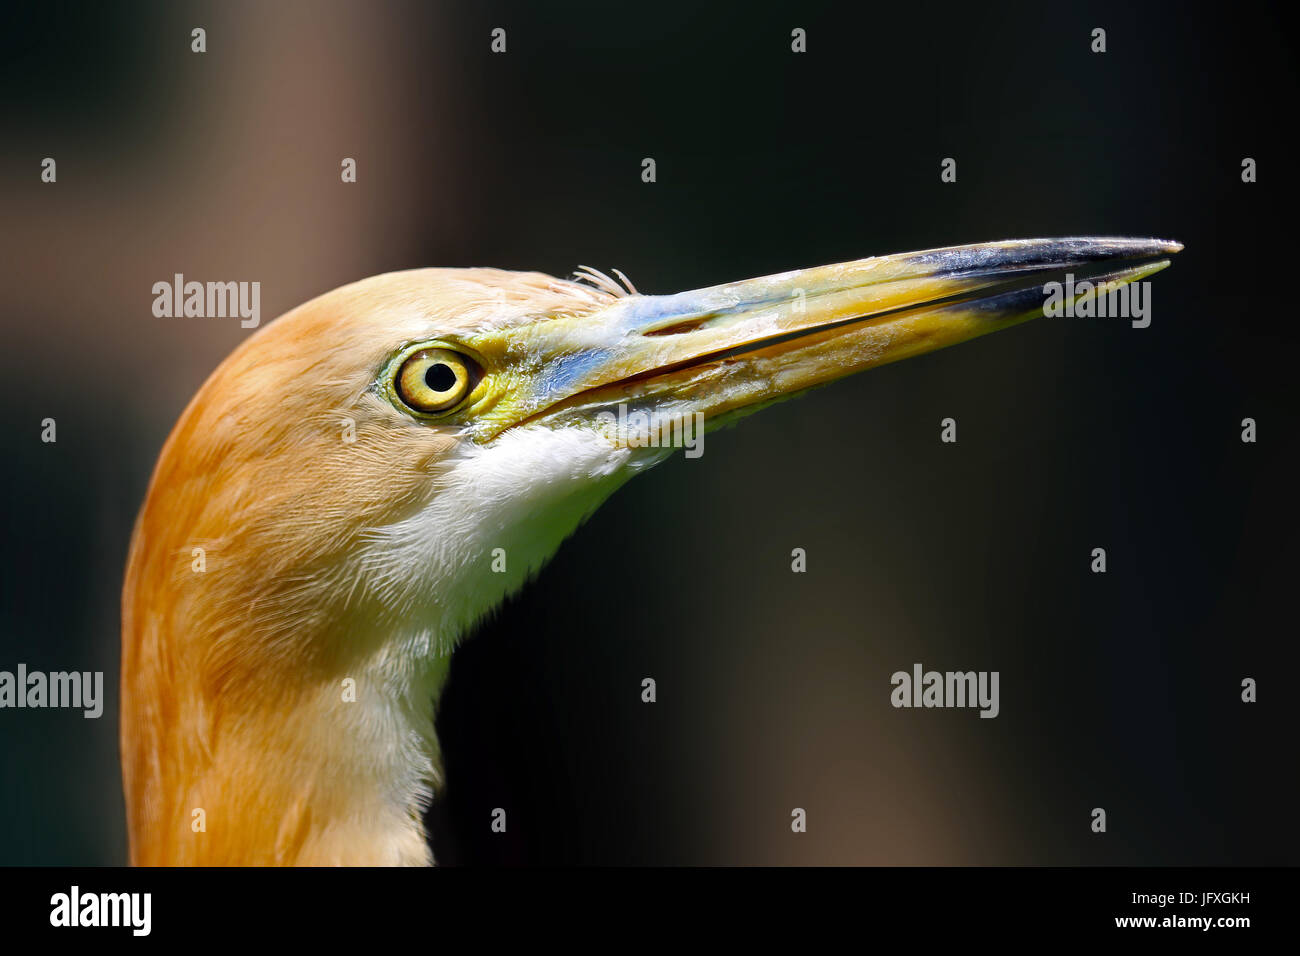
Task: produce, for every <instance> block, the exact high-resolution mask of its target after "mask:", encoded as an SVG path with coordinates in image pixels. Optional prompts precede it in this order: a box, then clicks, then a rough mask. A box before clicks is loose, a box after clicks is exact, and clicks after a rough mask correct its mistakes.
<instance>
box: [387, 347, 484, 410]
mask: <svg viewBox="0 0 1300 956" xmlns="http://www.w3.org/2000/svg"><path fill="white" fill-rule="evenodd" d="M477 378H478V366H477V364H475V363H474V361H473V360H472V359H470V358H469V357H468V356H465V355H462V354H460V353H459V352H453V351H452V350H451V349H444V348H437V347H431V348H425V349H420V350H419V351H418V352H413V353H411V354H410V355H409V356H407V357H406V359H405V360H403V362H402V364H401V366H400V367H399V368H398V370H397V374H396V376H394V379H393V390H394V391H395V392H396V393H397V397H398V398H399V399H401V400H402V403H403V404H405V405H406V406H407V407H408V408H410V409H411V410H412V411H415V412H420V413H421V414H426V415H428V414H434V413H437V412H445V411H449V410H450V409H452V408H455V407H456V406H457V405H459V404H460V403H461V401H462V400H463V399H464V398H465V396H466V395H468V394H469V393H470V391H471V390H472V389H473V387H474V383H475V380H476V379H477Z"/></svg>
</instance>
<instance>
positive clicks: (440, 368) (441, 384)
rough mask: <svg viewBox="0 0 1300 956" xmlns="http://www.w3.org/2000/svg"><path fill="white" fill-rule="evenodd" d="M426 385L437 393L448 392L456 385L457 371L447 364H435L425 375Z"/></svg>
mask: <svg viewBox="0 0 1300 956" xmlns="http://www.w3.org/2000/svg"><path fill="white" fill-rule="evenodd" d="M424 384H425V385H428V386H429V388H431V389H433V390H434V391H435V392H447V391H450V390H451V387H452V386H453V385H455V384H456V371H455V369H453V368H452V367H451V366H450V365H448V364H447V363H446V362H435V363H434V364H432V365H430V366H429V367H428V369H426V370H425V373H424Z"/></svg>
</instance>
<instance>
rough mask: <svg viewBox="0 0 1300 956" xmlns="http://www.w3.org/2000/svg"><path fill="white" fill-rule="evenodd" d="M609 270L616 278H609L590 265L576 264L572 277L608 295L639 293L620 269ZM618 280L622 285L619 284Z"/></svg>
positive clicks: (619, 295)
mask: <svg viewBox="0 0 1300 956" xmlns="http://www.w3.org/2000/svg"><path fill="white" fill-rule="evenodd" d="M611 271H613V273H614V275H616V276H618V279H617V280H615V279H612V278H610V277H609V276H608V275H606V274H605V273H603V272H601V271H600V270H599V269H593V268H592V267H591V266H578V268H577V269H576V270H574V273H573V277H574V279H576V280H577V281H578V282H585V283H587V284H589V285H591V286H594V287H595V288H597V289H600V290H601V291H602V292H608V293H609V294H610V295H613V296H618V297H619V298H623V297H624V296H628V295H640V294H641V293H639V292H637V291H636V286H634V285H633V284H632V280H631V279H629V278H628V277H627V276H625V275H624V274H623V273H622V272H621V271H619V270H618V269H614V270H611ZM620 282H621V283H622V285H620V284H619V283H620Z"/></svg>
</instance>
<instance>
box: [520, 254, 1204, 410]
mask: <svg viewBox="0 0 1300 956" xmlns="http://www.w3.org/2000/svg"><path fill="white" fill-rule="evenodd" d="M1181 248H1182V246H1181V245H1180V244H1179V243H1176V242H1169V241H1165V240H1159V239H1096V238H1079V239H1030V240H1017V241H1008V242H991V243H981V244H978V245H968V246H953V247H949V248H944V249H932V250H928V251H924V252H913V253H904V254H901V255H893V256H883V257H879V258H872V259H860V260H857V261H854V262H845V263H840V264H837V265H828V266H819V267H816V268H812V269H801V270H798V271H795V272H787V273H782V274H780V275H773V276H765V277H763V278H758V279H749V280H746V281H743V282H735V283H730V284H727V285H720V286H713V287H710V288H706V289H699V290H696V291H693V292H682V293H678V294H676V295H659V296H643V295H631V296H627V297H625V298H622V299H619V300H617V301H616V302H614V303H612V304H610V305H609V306H607V307H605V308H603V309H601V310H600V311H598V312H596V313H595V314H591V315H585V316H575V317H559V318H550V319H548V320H546V321H543V322H538V323H535V324H533V325H529V326H525V327H522V328H519V329H515V330H513V331H514V333H516V334H517V335H518V334H522V336H523V337H524V338H525V339H526V342H524V343H522V345H523V348H524V351H526V352H529V353H531V354H532V355H534V357H535V361H534V362H533V363H530V364H531V365H532V367H533V368H536V369H539V372H538V374H537V375H535V376H534V377H533V379H532V381H531V382H529V383H528V386H529V387H528V388H526V389H524V390H523V392H522V393H517V395H518V397H519V398H520V399H522V401H521V402H520V403H519V404H518V406H517V407H515V408H514V409H512V411H511V414H509V415H508V416H506V419H505V420H501V424H502V425H503V426H504V427H509V426H510V425H511V424H516V423H518V422H521V421H531V420H538V419H544V420H546V421H547V422H549V423H551V424H553V425H555V426H560V425H564V424H566V423H577V422H586V423H590V422H592V421H594V420H596V419H597V418H598V417H600V416H601V413H608V412H611V411H613V410H614V409H616V408H618V407H619V406H626V408H627V409H631V410H641V411H646V412H650V413H651V414H658V415H661V416H668V417H672V416H683V415H692V416H694V415H703V421H704V424H705V427H706V428H709V429H712V428H715V427H718V426H720V425H723V424H727V423H728V422H730V421H732V420H734V419H735V418H736V417H738V416H740V415H743V414H746V413H749V412H752V411H754V410H756V409H758V408H760V407H762V406H764V405H767V404H770V403H771V402H774V401H778V400H780V399H783V398H788V397H790V396H792V395H796V394H798V393H800V392H803V391H806V390H807V389H810V388H814V387H816V386H818V385H824V384H827V383H829V382H833V381H835V380H836V379H839V378H843V377H844V376H846V375H850V374H852V373H854V372H859V371H862V370H863V369H867V368H872V367H874V366H877V365H883V364H885V363H887V362H896V361H898V360H899V359H905V358H910V357H912V356H915V355H920V354H923V353H925V352H930V351H933V350H935V349H940V348H943V347H945V346H948V345H955V344H956V343H958V342H964V341H966V340H967V339H971V338H974V337H976V336H979V335H984V334H987V333H989V332H995V331H997V330H999V329H1003V328H1006V327H1008V326H1011V325H1015V324H1017V323H1019V322H1023V321H1026V320H1028V319H1032V318H1035V317H1037V316H1040V315H1043V314H1044V313H1045V310H1044V304H1045V301H1047V300H1048V299H1049V293H1050V290H1051V287H1050V286H1049V285H1048V283H1050V282H1053V281H1060V282H1062V283H1064V282H1065V279H1066V275H1067V274H1070V275H1071V276H1073V282H1072V283H1070V284H1068V285H1063V287H1062V289H1063V290H1064V291H1063V293H1061V292H1058V293H1057V302H1058V303H1059V304H1061V305H1062V306H1071V305H1078V304H1079V303H1080V302H1081V301H1082V300H1083V299H1086V298H1089V297H1094V298H1095V297H1100V296H1101V295H1105V294H1108V293H1109V292H1110V291H1111V290H1114V289H1119V288H1120V287H1122V286H1125V285H1127V284H1129V283H1132V282H1135V281H1138V280H1141V279H1145V278H1146V277H1148V276H1150V275H1152V274H1154V273H1156V272H1159V271H1160V270H1161V269H1164V268H1165V267H1166V266H1168V265H1169V260H1168V259H1166V258H1162V257H1163V256H1167V255H1170V254H1172V253H1175V252H1177V251H1179V250H1180V249H1181ZM1071 292H1072V293H1073V294H1071ZM512 344H513V346H514V349H515V350H516V351H515V354H518V351H517V350H518V349H519V348H520V346H521V343H520V342H519V341H515V342H513V343H512ZM510 420H513V421H510ZM504 427H501V428H498V429H495V430H496V431H501V430H504Z"/></svg>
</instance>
